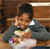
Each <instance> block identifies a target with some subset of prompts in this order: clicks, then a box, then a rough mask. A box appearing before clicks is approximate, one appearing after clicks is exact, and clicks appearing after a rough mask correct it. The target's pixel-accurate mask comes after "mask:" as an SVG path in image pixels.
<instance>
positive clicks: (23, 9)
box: [18, 3, 34, 20]
mask: <svg viewBox="0 0 50 49" xmlns="http://www.w3.org/2000/svg"><path fill="white" fill-rule="evenodd" d="M23 13H28V14H29V18H30V20H32V18H33V15H34V14H33V7H32V5H31V4H29V3H22V4H21V5H20V6H19V13H18V16H20V15H22V14H23Z"/></svg>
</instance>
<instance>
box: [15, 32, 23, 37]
mask: <svg viewBox="0 0 50 49" xmlns="http://www.w3.org/2000/svg"><path fill="white" fill-rule="evenodd" d="M14 34H15V35H17V36H20V37H21V36H22V35H23V34H24V33H20V32H18V31H15V32H14Z"/></svg>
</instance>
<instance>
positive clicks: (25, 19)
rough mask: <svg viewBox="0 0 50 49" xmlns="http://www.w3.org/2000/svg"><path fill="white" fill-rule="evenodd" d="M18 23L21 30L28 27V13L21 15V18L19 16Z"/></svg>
mask: <svg viewBox="0 0 50 49" xmlns="http://www.w3.org/2000/svg"><path fill="white" fill-rule="evenodd" d="M18 22H19V26H20V28H21V29H24V28H26V27H28V25H29V23H30V22H31V20H30V18H29V16H28V13H23V14H22V15H21V16H19V17H18Z"/></svg>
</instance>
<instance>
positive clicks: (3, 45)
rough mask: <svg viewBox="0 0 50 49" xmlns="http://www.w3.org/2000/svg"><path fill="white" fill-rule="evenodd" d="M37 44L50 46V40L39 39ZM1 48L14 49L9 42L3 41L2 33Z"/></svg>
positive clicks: (0, 37) (0, 36) (0, 38)
mask: <svg viewBox="0 0 50 49" xmlns="http://www.w3.org/2000/svg"><path fill="white" fill-rule="evenodd" d="M37 46H47V47H50V40H45V41H40V40H37ZM0 49H12V48H11V47H10V46H9V43H8V42H4V41H3V34H0Z"/></svg>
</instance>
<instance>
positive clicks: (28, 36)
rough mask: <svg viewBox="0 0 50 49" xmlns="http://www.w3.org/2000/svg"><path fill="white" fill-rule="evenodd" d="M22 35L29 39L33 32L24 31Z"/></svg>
mask: <svg viewBox="0 0 50 49" xmlns="http://www.w3.org/2000/svg"><path fill="white" fill-rule="evenodd" d="M22 37H24V38H27V39H29V38H31V37H32V32H27V33H24V34H23V35H22Z"/></svg>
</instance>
